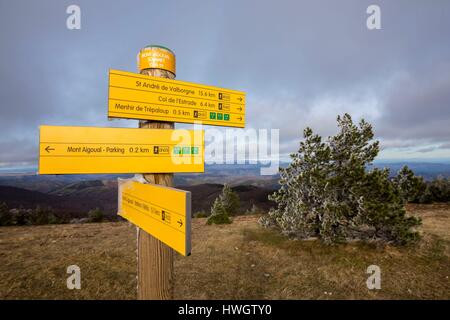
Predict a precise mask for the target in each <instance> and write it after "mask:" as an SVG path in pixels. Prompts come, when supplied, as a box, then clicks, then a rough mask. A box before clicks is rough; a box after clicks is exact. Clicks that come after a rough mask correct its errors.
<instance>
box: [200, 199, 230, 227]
mask: <svg viewBox="0 0 450 320" xmlns="http://www.w3.org/2000/svg"><path fill="white" fill-rule="evenodd" d="M231 222H232V221H231V219H230V216H229V214H228V212H227V211H226V209H225V207H224V205H223V203H222V201H221V199H220V197H219V198H216V200H215V201H214V204H213V206H212V207H211V214H210V216H209V217H208V220H207V221H206V224H228V223H231Z"/></svg>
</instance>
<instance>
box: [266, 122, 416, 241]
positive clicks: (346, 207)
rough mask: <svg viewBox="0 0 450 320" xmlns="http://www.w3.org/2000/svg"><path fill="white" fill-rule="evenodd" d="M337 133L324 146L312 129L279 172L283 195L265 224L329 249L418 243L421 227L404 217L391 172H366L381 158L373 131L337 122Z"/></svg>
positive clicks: (277, 196)
mask: <svg viewBox="0 0 450 320" xmlns="http://www.w3.org/2000/svg"><path fill="white" fill-rule="evenodd" d="M337 122H338V128H339V132H338V133H337V134H336V135H335V136H331V137H328V139H327V140H326V141H322V138H321V137H320V136H319V135H317V134H314V133H313V131H312V130H311V129H310V128H306V129H305V130H304V141H302V142H301V143H300V147H299V149H298V151H297V152H296V153H294V154H292V155H291V159H292V162H291V164H290V165H289V166H288V167H287V168H285V169H280V185H281V186H280V189H279V190H278V191H277V192H275V193H274V194H273V195H271V196H270V197H269V199H270V200H273V201H275V202H276V203H277V208H275V209H272V210H270V212H269V214H268V215H266V216H263V217H262V218H261V220H260V222H261V224H262V225H264V226H266V227H274V228H277V229H278V230H280V231H281V232H282V233H283V234H286V235H288V236H292V237H295V238H307V237H319V238H320V239H322V240H323V241H324V242H325V243H336V242H343V241H346V240H347V239H349V238H374V239H380V240H383V241H387V242H395V243H406V242H409V241H411V240H414V239H416V238H417V233H416V232H414V231H412V230H411V228H412V227H414V226H417V225H418V224H419V223H420V221H418V220H417V219H415V218H409V217H406V216H405V209H404V201H403V197H402V194H401V190H400V188H399V187H398V185H397V184H395V183H393V182H392V181H391V180H389V171H388V170H379V169H374V170H372V171H367V170H366V168H367V166H368V165H370V164H371V163H372V162H373V160H374V159H375V157H376V156H377V154H378V152H379V143H378V141H372V139H373V136H374V135H373V130H372V126H371V125H370V124H369V123H367V122H366V121H364V120H361V121H360V122H359V124H358V125H355V124H353V121H352V119H351V117H350V115H348V114H345V115H344V116H343V117H340V116H338V118H337Z"/></svg>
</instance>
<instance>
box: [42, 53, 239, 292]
mask: <svg viewBox="0 0 450 320" xmlns="http://www.w3.org/2000/svg"><path fill="white" fill-rule="evenodd" d="M137 58H138V68H139V71H140V73H141V74H136V73H130V72H124V71H117V70H110V73H109V101H108V117H110V118H128V119H138V120H140V121H139V128H140V129H131V128H95V127H61V126H41V127H40V141H39V174H89V173H92V174H98V173H137V172H142V177H143V178H144V179H145V182H148V183H142V182H137V181H136V180H120V179H119V210H118V213H119V214H120V215H121V216H122V217H124V218H126V219H127V220H129V221H131V222H132V223H134V224H135V225H136V226H137V231H138V232H137V260H138V268H137V269H138V270H137V271H138V281H137V282H138V288H137V289H138V298H139V299H171V298H172V297H173V286H172V279H173V249H174V250H176V251H178V252H179V253H181V254H182V255H189V254H190V252H191V194H190V192H187V191H182V190H177V189H174V188H169V187H170V186H172V184H173V173H174V172H204V133H203V131H201V130H174V122H184V123H202V124H208V125H216V126H227V127H238V128H243V127H244V126H245V93H244V92H240V91H235V90H229V89H223V88H217V87H212V86H206V85H199V84H195V83H190V82H184V81H177V80H174V78H175V54H174V53H173V52H172V51H171V50H170V49H167V48H165V47H161V46H154V45H151V46H147V47H145V48H143V49H142V50H141V51H140V52H139V54H138V57H137Z"/></svg>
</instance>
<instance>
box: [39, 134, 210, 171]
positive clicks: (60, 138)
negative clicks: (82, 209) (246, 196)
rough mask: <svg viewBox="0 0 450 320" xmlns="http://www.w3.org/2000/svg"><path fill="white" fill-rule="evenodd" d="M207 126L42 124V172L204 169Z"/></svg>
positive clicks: (40, 156) (40, 159)
mask: <svg viewBox="0 0 450 320" xmlns="http://www.w3.org/2000/svg"><path fill="white" fill-rule="evenodd" d="M203 159H204V132H203V131H202V130H195V131H194V130H171V129H131V128H96V127H61V126H41V127H40V141H39V174H89V173H136V172H152V173H168V172H204V161H203Z"/></svg>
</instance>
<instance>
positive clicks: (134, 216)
mask: <svg viewBox="0 0 450 320" xmlns="http://www.w3.org/2000/svg"><path fill="white" fill-rule="evenodd" d="M118 214H119V215H120V216H122V217H124V218H125V219H127V220H128V221H130V222H131V223H133V224H135V225H136V226H138V227H139V228H141V229H143V230H144V231H145V232H147V233H149V234H151V235H152V236H154V237H155V238H157V239H159V240H160V241H162V242H164V243H165V244H167V245H168V246H169V247H171V248H173V249H174V250H176V251H178V252H179V253H181V254H182V255H184V256H188V255H190V254H191V193H190V192H189V191H184V190H179V189H175V188H170V187H163V186H158V185H154V184H146V183H141V182H138V181H134V180H132V179H124V180H122V179H119V210H118Z"/></svg>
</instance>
